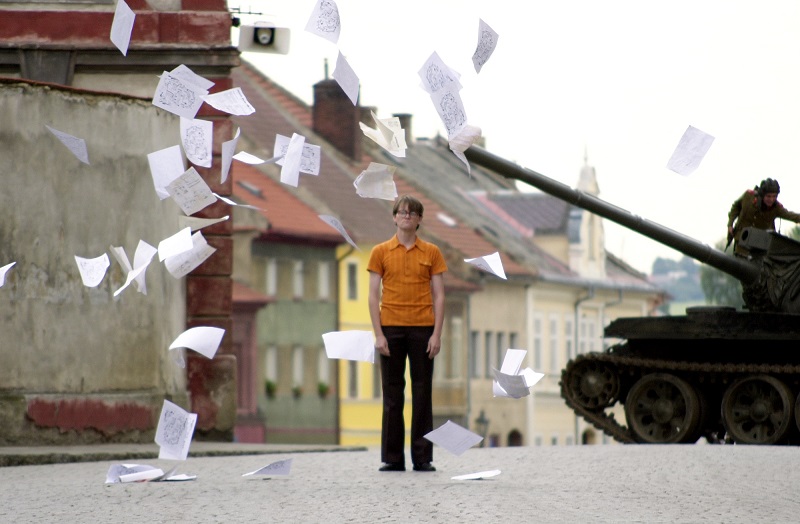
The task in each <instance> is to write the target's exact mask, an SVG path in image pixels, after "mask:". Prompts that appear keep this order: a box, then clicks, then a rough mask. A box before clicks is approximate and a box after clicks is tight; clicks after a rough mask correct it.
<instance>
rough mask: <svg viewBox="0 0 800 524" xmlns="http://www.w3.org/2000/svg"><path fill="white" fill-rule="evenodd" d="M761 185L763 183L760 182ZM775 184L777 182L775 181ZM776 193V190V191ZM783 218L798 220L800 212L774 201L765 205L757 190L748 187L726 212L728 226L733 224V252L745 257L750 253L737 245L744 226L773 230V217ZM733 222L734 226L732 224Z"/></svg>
mask: <svg viewBox="0 0 800 524" xmlns="http://www.w3.org/2000/svg"><path fill="white" fill-rule="evenodd" d="M762 185H763V183H762ZM776 185H777V183H776ZM776 193H777V191H776ZM776 218H784V219H786V220H789V221H791V222H795V223H797V222H800V213H794V212H792V211H789V210H788V209H786V208H785V207H783V204H781V203H780V202H778V201H777V200H776V201H775V204H774V205H773V206H772V207H767V206H765V205H764V204H763V203H762V202H761V198H760V196H759V192H758V191H756V190H755V189H748V190H747V191H745V192H744V194H743V195H742V196H741V197H739V199H738V200H736V202H734V203H733V205H732V206H731V210H730V212H729V213H728V227H729V228H730V227H731V226H733V236H734V241H735V242H734V253H735V254H737V255H739V256H743V257H746V256H748V255H749V254H750V253H749V252H748V251H747V249H745V248H744V247H742V246H740V245H739V239H740V238H741V236H742V230H743V229H744V228H746V227H756V228H758V229H763V230H765V231H774V230H775V219H776ZM734 222H735V224H736V225H735V226H734Z"/></svg>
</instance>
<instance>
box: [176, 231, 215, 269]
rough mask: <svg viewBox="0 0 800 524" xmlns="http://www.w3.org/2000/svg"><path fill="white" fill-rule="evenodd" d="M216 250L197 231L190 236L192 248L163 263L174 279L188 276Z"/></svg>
mask: <svg viewBox="0 0 800 524" xmlns="http://www.w3.org/2000/svg"><path fill="white" fill-rule="evenodd" d="M214 251H216V249H215V248H214V247H212V246H210V245H209V244H208V242H206V239H205V237H203V234H202V233H201V232H200V231H198V232H196V233H195V234H194V235H192V248H191V249H190V250H188V251H185V252H183V253H181V254H179V255H175V256H171V257H169V258H168V259H166V260H165V261H164V266H166V268H167V271H169V273H170V275H172V276H173V277H175V278H181V277H185V276H186V275H188V274H189V273H190V272H191V271H192V270H193V269H194V268H196V267H197V266H199V265H200V264H202V263H203V262H205V261H206V259H207V258H208V257H210V256H211V255H213V254H214Z"/></svg>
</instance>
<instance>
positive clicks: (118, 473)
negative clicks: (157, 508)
mask: <svg viewBox="0 0 800 524" xmlns="http://www.w3.org/2000/svg"><path fill="white" fill-rule="evenodd" d="M176 469H177V466H175V467H174V468H172V469H170V470H169V471H167V472H166V473H164V471H163V470H162V469H161V468H156V467H154V466H148V465H145V464H112V465H111V466H110V467H109V468H108V473H106V484H121V483H127V482H176V481H183V480H194V479H196V478H197V475H186V474H184V473H181V474H178V475H175V470H176Z"/></svg>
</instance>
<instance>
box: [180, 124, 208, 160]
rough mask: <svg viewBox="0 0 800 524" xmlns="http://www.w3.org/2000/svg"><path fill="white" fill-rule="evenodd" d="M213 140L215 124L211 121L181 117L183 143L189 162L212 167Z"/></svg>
mask: <svg viewBox="0 0 800 524" xmlns="http://www.w3.org/2000/svg"><path fill="white" fill-rule="evenodd" d="M213 141H214V124H213V123H212V122H211V121H209V120H199V119H194V120H190V119H188V118H183V117H181V143H182V144H183V151H184V152H185V153H186V158H187V159H188V160H189V162H191V163H192V164H195V165H197V166H201V167H211V146H212V143H213Z"/></svg>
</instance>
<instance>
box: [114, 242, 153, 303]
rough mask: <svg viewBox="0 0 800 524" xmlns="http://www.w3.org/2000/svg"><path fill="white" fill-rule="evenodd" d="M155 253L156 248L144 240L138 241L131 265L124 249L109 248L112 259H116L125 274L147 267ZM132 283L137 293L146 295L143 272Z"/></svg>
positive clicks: (135, 276)
mask: <svg viewBox="0 0 800 524" xmlns="http://www.w3.org/2000/svg"><path fill="white" fill-rule="evenodd" d="M157 252H158V250H157V249H156V248H154V247H153V246H151V245H150V244H148V243H147V242H145V241H144V240H139V244H138V245H137V246H136V251H135V252H134V255H133V265H131V263H130V261H129V260H128V255H127V254H126V253H125V249H124V248H122V247H114V246H111V254H112V255H114V258H116V259H117V262H119V265H120V266H122V270H123V271H125V272H126V273H130V272H131V271H133V268H134V267H135V268H141V267H143V266H144V267H147V266H148V265H149V264H150V262H151V261H152V259H153V257H154V256H155V254H156V253H157ZM133 283H134V285H135V287H136V290H137V291H138V292H139V293H141V294H143V295H146V294H147V283H146V281H145V272H144V271H142V272H140V273H138V274H136V275H134V280H133Z"/></svg>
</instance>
